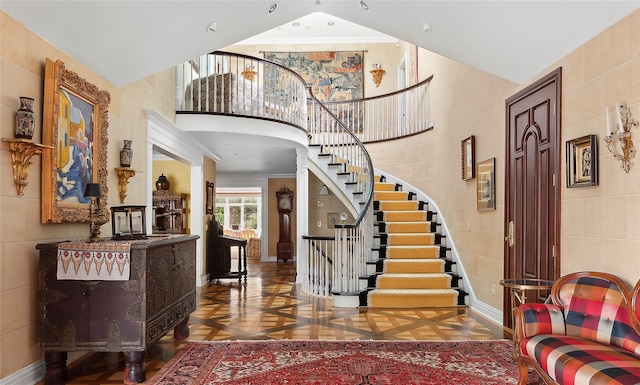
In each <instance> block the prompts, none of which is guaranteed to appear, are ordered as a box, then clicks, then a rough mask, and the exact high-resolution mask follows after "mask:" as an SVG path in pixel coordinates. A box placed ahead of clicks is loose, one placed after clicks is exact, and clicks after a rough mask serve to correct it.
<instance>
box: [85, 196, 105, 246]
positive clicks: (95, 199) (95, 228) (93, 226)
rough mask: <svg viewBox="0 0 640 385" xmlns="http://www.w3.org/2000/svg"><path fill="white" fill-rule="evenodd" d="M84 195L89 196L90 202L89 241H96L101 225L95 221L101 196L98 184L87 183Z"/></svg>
mask: <svg viewBox="0 0 640 385" xmlns="http://www.w3.org/2000/svg"><path fill="white" fill-rule="evenodd" d="M84 197H85V198H91V203H90V204H89V242H97V241H98V236H99V235H100V226H101V225H100V224H98V223H96V215H97V213H98V211H100V198H102V192H101V191H100V184H99V183H87V187H85V189H84Z"/></svg>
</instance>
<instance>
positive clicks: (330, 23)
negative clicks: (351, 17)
mask: <svg viewBox="0 0 640 385" xmlns="http://www.w3.org/2000/svg"><path fill="white" fill-rule="evenodd" d="M327 25H328V26H329V27H333V26H334V25H336V23H335V22H334V21H327Z"/></svg>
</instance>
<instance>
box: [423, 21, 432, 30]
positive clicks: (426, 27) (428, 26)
mask: <svg viewBox="0 0 640 385" xmlns="http://www.w3.org/2000/svg"><path fill="white" fill-rule="evenodd" d="M422 30H423V31H425V32H429V31H431V26H430V25H429V23H424V25H423V26H422Z"/></svg>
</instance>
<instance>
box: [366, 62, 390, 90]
mask: <svg viewBox="0 0 640 385" xmlns="http://www.w3.org/2000/svg"><path fill="white" fill-rule="evenodd" d="M369 72H370V73H371V77H372V78H373V83H374V84H375V85H376V87H378V86H379V85H380V82H381V81H382V76H383V75H384V74H385V73H387V71H385V70H383V69H382V67H381V66H380V63H374V64H373V69H372V70H371V71H369Z"/></svg>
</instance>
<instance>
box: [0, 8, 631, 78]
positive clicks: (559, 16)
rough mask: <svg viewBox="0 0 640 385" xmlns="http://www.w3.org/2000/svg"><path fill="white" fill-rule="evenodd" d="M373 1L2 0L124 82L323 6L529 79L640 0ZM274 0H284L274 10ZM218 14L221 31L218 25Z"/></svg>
mask: <svg viewBox="0 0 640 385" xmlns="http://www.w3.org/2000/svg"><path fill="white" fill-rule="evenodd" d="M363 1H364V0H362V1H359V0H195V1H194V0H136V1H112V0H83V1H78V0H1V1H0V7H1V8H2V9H3V10H4V11H5V12H7V13H8V14H10V15H11V16H13V17H14V18H16V19H17V20H18V21H20V22H21V23H23V24H24V25H26V26H27V27H29V28H30V29H31V30H32V31H34V32H35V33H37V34H39V35H40V36H42V37H43V38H45V39H46V40H47V41H49V42H50V43H52V44H53V45H55V46H56V47H58V48H59V49H61V50H63V51H65V52H67V53H68V54H70V55H71V56H72V57H74V58H76V59H77V60H79V61H80V62H82V63H84V64H85V65H87V66H88V67H89V68H91V69H93V70H95V71H96V72H97V73H98V74H100V75H102V76H104V77H105V78H106V79H107V80H109V81H111V82H113V83H114V84H115V85H117V86H122V85H125V84H128V83H130V82H132V81H135V80H138V79H140V78H143V77H144V76H147V75H149V74H152V73H156V72H158V71H161V70H164V69H166V68H170V67H172V66H174V65H176V64H178V63H182V62H184V61H187V60H189V59H192V58H194V57H198V56H200V55H202V54H204V53H208V52H211V51H214V50H216V49H220V48H223V47H226V46H229V45H232V44H235V43H237V42H239V41H242V40H244V39H247V38H249V37H252V36H255V35H257V34H260V33H262V32H265V31H269V30H273V29H275V28H277V27H279V26H282V25H288V24H289V23H290V22H292V21H294V20H296V19H299V18H301V17H304V16H306V15H309V14H311V13H314V12H323V13H326V14H329V15H333V16H335V17H337V18H340V19H344V20H347V21H350V22H352V23H355V24H359V25H361V26H364V27H366V28H369V29H371V30H375V31H380V32H382V33H384V34H386V35H389V36H393V37H395V38H397V39H400V40H404V41H407V42H411V43H414V44H416V45H418V46H420V47H422V48H425V49H428V50H430V51H433V52H436V53H438V54H441V55H444V56H447V57H449V58H451V59H454V60H457V61H459V62H462V63H466V64H469V65H472V66H474V67H477V68H480V69H483V70H485V71H487V72H490V73H493V74H495V75H497V76H500V77H502V78H505V79H508V80H512V81H514V82H516V83H523V82H525V81H527V80H529V79H531V77H533V76H535V75H536V74H537V73H538V72H540V71H541V70H542V69H544V68H546V67H548V66H549V65H551V64H552V63H553V62H554V61H556V60H558V59H560V58H561V57H563V56H565V55H566V54H567V53H569V52H570V51H572V50H573V49H575V48H576V47H577V46H579V45H581V44H583V43H584V42H586V41H587V40H589V39H590V38H591V37H593V36H595V35H596V34H598V33H600V32H601V31H603V30H604V29H606V28H607V27H609V26H611V25H612V24H614V23H615V22H617V21H618V20H620V19H621V18H622V17H624V16H626V15H627V14H629V13H630V12H631V11H633V10H635V9H637V8H638V7H639V6H640V0H626V1H612V0H608V1H595V0H586V1H584V0H570V1H558V0H546V1H543V0H512V1H481V0H471V1H455V0H428V1H418V0H409V1H402V0H396V1H380V0H366V4H368V6H369V9H370V10H369V11H368V12H367V11H365V10H364V9H363V8H362V7H361V5H360V3H361V2H363ZM272 4H277V5H278V7H277V9H276V11H275V12H274V13H273V14H271V15H268V14H267V10H268V9H269V7H270V6H271V5H272ZM211 23H216V32H209V31H208V26H209V25H210V24H211ZM425 24H428V25H430V26H431V30H430V31H428V32H425V31H424V25H425ZM286 33H288V31H287V29H283V30H282V31H281V32H280V33H279V32H277V30H276V31H273V34H274V35H275V34H280V35H282V34H286ZM338 36H340V35H338ZM344 40H345V41H348V40H347V38H346V37H345V39H344Z"/></svg>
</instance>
